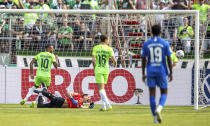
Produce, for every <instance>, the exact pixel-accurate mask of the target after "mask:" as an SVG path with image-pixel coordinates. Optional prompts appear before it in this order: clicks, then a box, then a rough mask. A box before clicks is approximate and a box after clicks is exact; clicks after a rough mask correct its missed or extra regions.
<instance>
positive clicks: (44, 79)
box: [35, 76, 51, 87]
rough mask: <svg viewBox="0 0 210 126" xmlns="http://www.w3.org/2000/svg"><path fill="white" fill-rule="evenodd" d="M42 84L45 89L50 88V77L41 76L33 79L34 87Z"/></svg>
mask: <svg viewBox="0 0 210 126" xmlns="http://www.w3.org/2000/svg"><path fill="white" fill-rule="evenodd" d="M42 82H44V83H45V84H46V86H47V87H49V86H50V82H51V77H41V76H37V77H36V78H35V86H36V87H39V86H40V85H41V84H42Z"/></svg>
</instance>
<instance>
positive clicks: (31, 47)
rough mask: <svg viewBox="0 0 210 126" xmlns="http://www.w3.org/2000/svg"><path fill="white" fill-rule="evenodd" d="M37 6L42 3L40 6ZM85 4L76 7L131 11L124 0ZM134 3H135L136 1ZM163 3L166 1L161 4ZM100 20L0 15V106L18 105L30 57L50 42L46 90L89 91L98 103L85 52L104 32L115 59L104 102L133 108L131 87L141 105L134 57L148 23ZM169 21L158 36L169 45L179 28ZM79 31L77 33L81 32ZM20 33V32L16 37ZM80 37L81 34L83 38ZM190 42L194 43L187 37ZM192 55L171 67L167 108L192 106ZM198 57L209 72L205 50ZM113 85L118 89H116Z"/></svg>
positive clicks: (206, 91)
mask: <svg viewBox="0 0 210 126" xmlns="http://www.w3.org/2000/svg"><path fill="white" fill-rule="evenodd" d="M30 2H31V1H26V2H25V3H23V6H24V8H25V9H26V8H29V9H44V10H48V9H78V8H74V6H73V5H74V4H75V1H74V0H69V1H59V0H58V1H57V3H56V1H54V2H55V3H51V4H50V3H48V2H49V1H43V0H40V1H32V2H31V3H30ZM42 2H44V4H43V3H42ZM59 2H61V3H62V6H59V4H58V3H59ZM83 2H86V1H83ZM91 2H92V3H90V2H89V3H88V2H87V3H84V5H82V4H81V6H82V7H81V8H80V9H99V8H100V9H102V8H103V9H109V8H111V9H113V8H114V9H124V10H125V9H134V8H133V7H132V5H131V4H130V5H129V3H128V1H126V0H125V1H122V3H120V1H115V2H116V3H114V1H109V2H108V3H105V4H102V5H100V6H99V5H97V4H99V3H100V2H102V1H100V0H99V1H94V0H92V1H91ZM136 2H138V0H137V1H136ZM150 2H151V3H150ZM150 2H148V1H147V2H146V3H145V6H142V7H143V8H144V9H151V8H152V7H151V6H152V5H157V1H153V2H152V0H151V1H150ZM164 2H165V3H166V2H167V1H164ZM194 2H195V3H196V2H198V1H196V0H195V1H194ZM29 3H30V4H29ZM16 4H17V1H13V2H12V4H11V2H7V3H5V2H2V3H0V8H1V9H7V8H8V9H21V8H23V6H22V5H20V3H19V4H17V6H16ZM42 4H43V5H42ZM52 4H55V5H52ZM29 5H30V6H29ZM32 5H33V6H32ZM123 5H128V6H123ZM47 6H48V7H47ZM136 6H137V3H136ZM140 9H141V8H140ZM32 17H33V18H32ZM49 17H51V18H49ZM104 17H105V18H106V16H98V15H87V16H84V15H83V16H81V17H79V18H78V17H77V16H75V15H66V14H54V15H50V14H37V13H31V14H24V15H22V14H17V15H14V14H7V13H1V24H2V29H1V33H0V38H1V42H0V45H1V50H0V51H1V54H0V64H1V66H0V69H1V70H0V71H1V74H0V86H1V88H0V90H1V91H0V92H1V96H0V103H1V104H18V103H19V101H20V100H21V99H22V98H24V97H25V95H26V93H27V91H28V88H30V87H31V86H32V84H33V80H30V79H29V72H28V71H29V69H28V68H29V63H30V61H31V58H32V56H33V55H35V54H37V53H38V52H40V51H42V50H43V47H44V45H46V44H47V43H52V44H54V46H55V49H56V51H55V54H58V56H59V66H60V68H59V70H57V71H54V70H53V72H52V73H53V74H52V78H53V79H52V86H51V89H50V91H51V92H53V93H56V94H57V95H62V96H64V93H65V91H66V90H69V91H76V92H79V93H83V92H85V93H90V94H91V95H92V99H93V101H95V102H97V103H100V102H99V101H98V100H99V99H98V97H99V95H98V94H97V91H96V88H95V87H94V86H93V85H94V75H93V70H92V63H91V49H92V47H93V45H95V44H97V42H98V38H99V35H100V34H103V33H105V34H108V35H109V36H110V38H111V42H112V43H111V45H112V47H113V48H114V49H115V56H116V57H118V65H117V68H111V73H113V74H112V75H111V76H110V79H109V83H108V85H107V87H106V88H107V94H108V97H109V99H110V100H111V101H112V103H113V104H135V103H136V101H137V97H136V96H135V95H134V90H135V89H136V88H141V89H143V91H144V92H143V95H142V97H141V98H140V101H141V102H142V104H144V105H147V104H148V100H147V99H148V95H147V94H148V91H147V89H146V87H145V85H144V84H143V83H142V81H141V68H140V67H141V63H140V62H141V59H140V56H139V54H140V50H141V46H142V43H143V42H144V41H145V40H146V39H148V38H149V37H150V30H149V25H148V29H147V30H145V27H144V28H142V26H141V23H142V22H139V21H138V20H136V19H129V18H128V17H126V16H125V15H123V16H122V17H123V19H122V22H121V23H120V24H121V25H122V26H123V27H121V25H119V27H118V28H115V27H113V26H114V25H115V24H114V22H112V23H111V24H110V27H107V25H108V24H109V23H107V22H106V20H105V21H104V22H103V19H105V18H104ZM48 19H53V20H48ZM208 20H209V19H208ZM208 20H207V21H208ZM22 21H24V22H22ZM65 21H67V22H68V23H67V24H68V26H69V27H71V28H72V29H73V31H74V33H71V34H72V35H69V37H70V38H69V41H70V42H71V43H72V44H70V42H67V43H65V42H64V43H63V40H62V39H61V38H59V37H58V34H59V28H60V27H63V22H65ZM167 21H168V23H169V22H170V20H167ZM78 22H79V23H78ZM174 22H175V23H172V24H170V23H169V25H167V26H165V28H166V27H169V26H170V28H171V29H173V30H171V31H168V34H169V36H167V35H164V36H163V37H164V38H165V39H167V40H168V41H169V42H171V43H173V38H172V37H171V33H173V32H174V29H175V27H176V25H177V24H179V22H178V21H174ZM21 23H23V25H21ZM39 23H41V26H42V30H40V29H39V27H38V26H39V25H40V24H39ZM78 24H80V26H77V25H78ZM81 24H82V25H81ZM142 24H143V23H142ZM148 24H149V23H148ZM190 24H191V25H192V26H193V22H190ZM207 24H208V23H207ZM205 26H206V25H205ZM78 27H79V28H78ZM37 28H38V30H37ZM202 28H203V27H202ZM204 28H206V31H209V29H208V28H209V27H208V25H207V26H206V27H204ZM78 29H79V30H78ZM81 29H83V31H82V30H81ZM163 29H164V28H163ZM80 30H81V31H80ZM20 31H21V33H16V32H20ZM60 31H62V29H60ZM110 31H112V32H110ZM145 32H146V33H145ZM208 33H209V32H207V34H206V36H204V38H201V39H205V40H207V41H208V40H209V34H208ZM112 34H113V35H112ZM20 36H21V37H20ZM81 36H83V39H82V37H81ZM141 36H143V38H141ZM201 36H202V35H201ZM134 37H135V38H134ZM133 38H134V39H133ZM77 39H80V40H77ZM76 40H77V41H76ZM176 41H178V40H176ZM192 41H194V40H193V39H192ZM175 43H176V42H175ZM125 44H126V45H125ZM179 46H180V45H176V44H175V47H176V49H179V48H180V47H179ZM125 48H127V49H125ZM192 50H193V45H192ZM193 55H194V54H193V51H192V52H190V53H189V54H187V55H186V56H185V58H184V59H182V60H180V61H179V62H178V64H177V66H176V67H175V68H174V70H175V72H174V73H175V80H176V81H174V82H172V83H171V84H170V88H171V90H170V94H169V100H168V101H167V105H192V104H193V96H194V95H193V73H192V70H193V64H194V61H193ZM202 56H203V57H204V58H205V60H203V61H202V62H201V65H202V66H205V68H206V69H207V70H206V71H208V70H209V69H210V64H209V60H208V59H209V58H210V57H209V47H208V46H207V48H206V49H205V50H203V52H202ZM36 67H37V64H35V68H36ZM84 71H85V72H84ZM112 71H114V72H112ZM55 75H56V76H55ZM128 75H129V76H128ZM186 75H188V76H186ZM112 76H113V77H112ZM82 77H84V78H82ZM114 77H115V78H114ZM205 77H207V78H205ZM208 77H209V72H205V75H204V78H205V79H204V82H203V87H201V88H203V89H204V94H205V96H204V97H205V100H206V101H205V103H206V104H208V103H209V101H210V93H209V92H210V90H209V89H210V88H209V87H210V83H209V81H210V80H209V79H208ZM122 80H123V81H122ZM118 86H120V87H121V88H120V89H119V88H118ZM177 92H179V93H177ZM35 97H36V96H35V95H34V96H32V97H31V98H30V99H29V102H30V101H31V100H34V99H35ZM170 99H171V100H170ZM174 99H176V100H174Z"/></svg>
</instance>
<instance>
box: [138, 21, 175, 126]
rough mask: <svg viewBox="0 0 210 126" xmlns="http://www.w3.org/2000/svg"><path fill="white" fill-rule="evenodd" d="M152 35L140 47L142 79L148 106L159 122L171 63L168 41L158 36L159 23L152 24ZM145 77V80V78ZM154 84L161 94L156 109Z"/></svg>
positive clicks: (155, 120) (171, 77)
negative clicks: (147, 96)
mask: <svg viewBox="0 0 210 126" xmlns="http://www.w3.org/2000/svg"><path fill="white" fill-rule="evenodd" d="M152 34H153V37H152V38H151V39H150V40H148V41H146V42H145V43H144V45H143V48H142V54H141V56H142V80H143V82H147V86H148V87H149V93H150V108H151V111H152V114H153V116H154V123H161V122H162V117H161V110H162V108H163V106H164V105H165V102H166V98H167V91H168V82H167V76H168V68H167V64H166V57H167V63H168V67H169V70H170V74H169V77H170V79H169V81H172V79H173V76H172V64H171V57H170V55H171V51H170V47H169V43H168V42H167V41H165V40H163V39H162V38H160V37H159V35H160V34H161V27H160V25H153V26H152ZM146 66H147V76H146V75H145V67H146ZM146 78H147V81H145V79H146ZM156 86H158V87H160V91H161V96H160V100H159V105H158V107H157V109H156V101H155V90H156Z"/></svg>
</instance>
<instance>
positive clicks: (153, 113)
mask: <svg viewBox="0 0 210 126" xmlns="http://www.w3.org/2000/svg"><path fill="white" fill-rule="evenodd" d="M149 100H150V109H151V111H152V115H153V116H155V110H156V102H155V96H150V99H149Z"/></svg>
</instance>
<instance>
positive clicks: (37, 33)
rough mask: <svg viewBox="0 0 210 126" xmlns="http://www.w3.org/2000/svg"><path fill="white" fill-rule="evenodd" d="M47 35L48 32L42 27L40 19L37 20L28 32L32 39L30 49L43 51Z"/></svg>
mask: <svg viewBox="0 0 210 126" xmlns="http://www.w3.org/2000/svg"><path fill="white" fill-rule="evenodd" d="M47 34H48V30H46V27H43V25H42V21H41V19H37V21H36V24H35V25H34V26H33V28H32V29H31V32H30V36H31V37H32V42H31V43H30V47H31V48H33V49H44V48H45V44H46V41H47V38H46V36H47Z"/></svg>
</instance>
